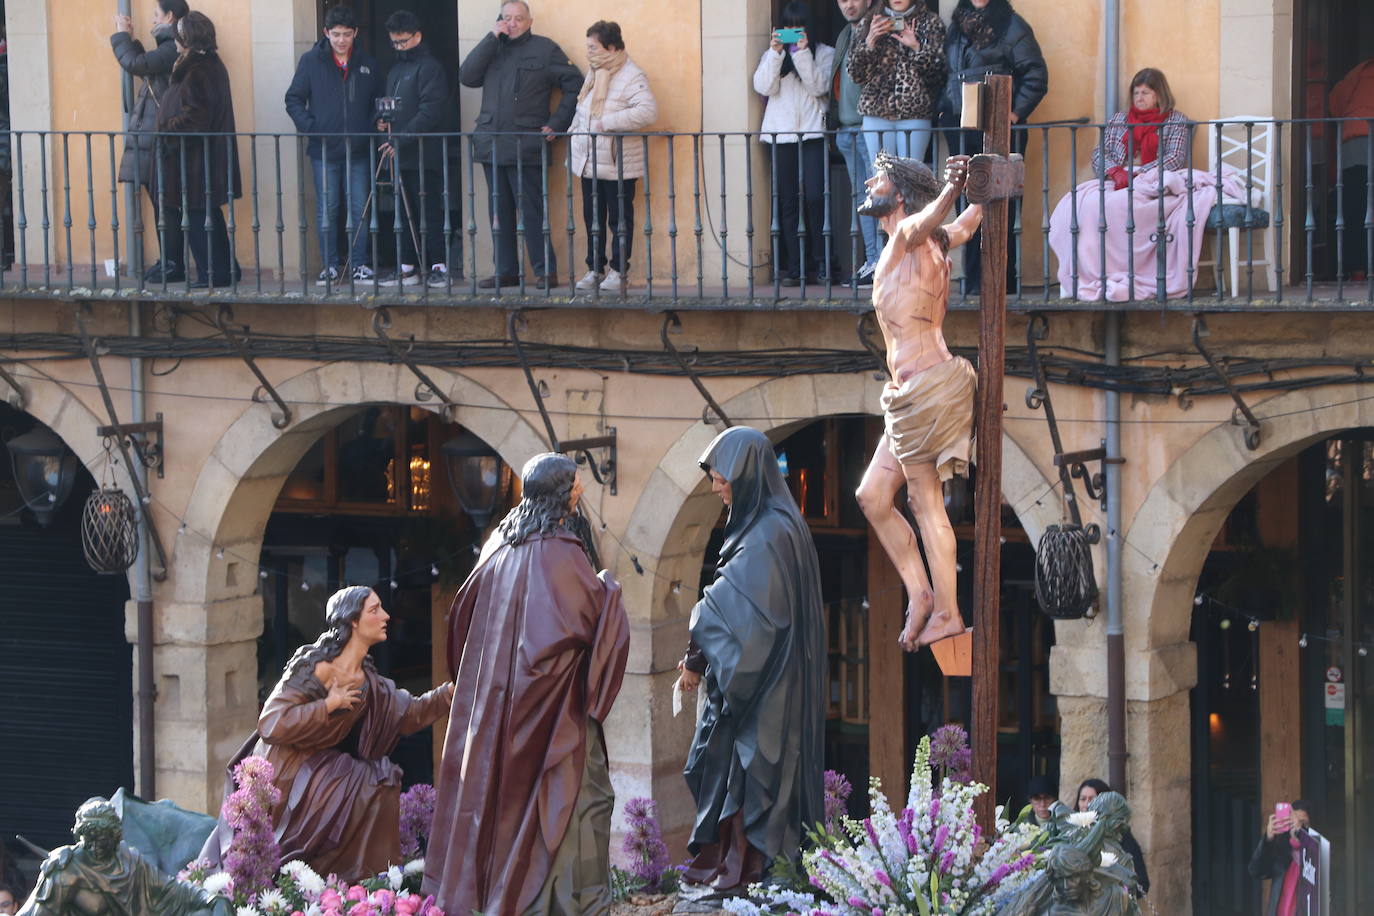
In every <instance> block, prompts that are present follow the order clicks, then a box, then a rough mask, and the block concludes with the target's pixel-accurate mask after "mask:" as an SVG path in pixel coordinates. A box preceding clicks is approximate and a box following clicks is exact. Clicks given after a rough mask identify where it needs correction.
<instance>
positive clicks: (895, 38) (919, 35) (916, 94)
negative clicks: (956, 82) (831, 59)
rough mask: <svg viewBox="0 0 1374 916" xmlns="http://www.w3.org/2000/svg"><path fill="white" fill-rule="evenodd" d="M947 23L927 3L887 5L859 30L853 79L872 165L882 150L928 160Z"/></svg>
mask: <svg viewBox="0 0 1374 916" xmlns="http://www.w3.org/2000/svg"><path fill="white" fill-rule="evenodd" d="M946 72H948V67H947V65H946V63H945V24H944V22H942V21H941V20H940V15H939V14H938V13H936V12H934V11H933V10H931V9H930V8H929V7H927V6H926V5H925V2H924V0H920V2H918V0H888V5H887V6H885V7H883V8H882V12H877V11H876V9H875V12H874V13H872V14H871V15H870V16H869V17H868V18H867V19H866V20H865V21H863V22H861V23H859V25H858V27H857V28H856V30H855V36H854V47H853V49H852V50H851V51H850V52H849V77H850V79H852V80H854V82H856V83H858V84H859V85H860V86H861V87H862V91H861V92H860V94H859V114H861V115H863V117H864V137H865V138H866V139H867V142H868V158H869V160H870V161H871V160H872V159H873V158H874V157H876V156H877V155H878V150H880V149H882V150H887V152H889V153H892V154H893V155H895V156H901V157H903V158H909V159H924V158H925V155H926V149H927V148H928V147H929V146H930V134H931V124H932V122H933V119H934V118H935V114H936V110H937V109H936V103H937V102H938V100H939V98H940V93H941V91H942V90H943V89H944V86H945V73H946Z"/></svg>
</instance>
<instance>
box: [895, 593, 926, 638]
mask: <svg viewBox="0 0 1374 916" xmlns="http://www.w3.org/2000/svg"><path fill="white" fill-rule="evenodd" d="M933 610H935V595H934V593H932V592H930V591H921V592H918V593H917V594H916V595H915V596H914V597H913V598H912V599H911V603H910V604H908V605H907V606H906V626H904V627H902V633H901V635H900V636H898V637H897V643H898V645H900V646H901V647H902V648H903V649H905V650H906V651H908V652H915V651H916V650H917V649H919V648H920V647H921V643H920V642H918V637H919V636H920V634H921V631H922V630H924V629H925V627H926V623H927V621H929V620H930V613H931V611H933Z"/></svg>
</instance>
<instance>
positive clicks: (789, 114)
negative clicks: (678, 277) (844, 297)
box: [754, 0, 835, 286]
mask: <svg viewBox="0 0 1374 916" xmlns="http://www.w3.org/2000/svg"><path fill="white" fill-rule="evenodd" d="M780 18H781V21H782V28H781V29H775V30H774V31H773V35H772V38H771V40H770V41H769V44H768V50H767V51H764V52H763V58H762V59H761V60H760V61H759V66H758V69H757V70H755V71H754V91H755V92H757V93H759V94H760V95H762V96H765V97H766V98H767V100H768V101H767V107H765V108H764V110H763V126H762V127H761V128H760V130H761V131H762V136H761V137H760V139H761V140H763V142H764V143H768V144H771V145H772V149H773V154H772V159H773V189H774V191H775V192H776V196H777V214H776V217H777V223H778V242H779V244H778V246H777V250H775V251H774V252H773V273H774V279H775V280H776V281H777V282H779V283H781V284H782V285H783V286H799V285H801V282H802V279H803V269H805V277H807V278H809V279H811V280H812V281H815V282H824V281H825V277H826V273H827V271H828V267H827V259H826V251H825V237H824V235H823V234H822V230H823V227H824V225H825V223H824V216H825V162H826V155H825V143H826V141H825V109H826V96H827V94H828V93H829V92H830V78H831V76H832V75H833V74H834V72H835V49H834V48H832V47H830V45H825V44H820V43H819V42H812V41H811V40H810V34H811V29H810V19H811V11H810V8H809V7H808V6H807V5H806V4H805V3H803V2H800V0H791V2H790V3H788V4H787V5H786V6H784V7H783V8H782V16H781V17H780ZM783 29H793V30H798V29H799V30H800V31H801V36H800V38H799V39H798V40H797V41H796V42H795V43H784V42H783V41H781V40H780V37H782V38H791V37H792V36H791V35H789V34H784V33H783ZM799 159H800V166H799V165H798V160H799ZM799 173H800V174H799ZM803 203H805V210H806V251H805V253H804V254H805V256H804V257H803V252H802V250H801V248H802V245H801V239H800V237H799V233H798V231H797V221H798V217H799V215H800V211H801V209H802V206H801V205H802V204H803ZM803 262H804V263H803Z"/></svg>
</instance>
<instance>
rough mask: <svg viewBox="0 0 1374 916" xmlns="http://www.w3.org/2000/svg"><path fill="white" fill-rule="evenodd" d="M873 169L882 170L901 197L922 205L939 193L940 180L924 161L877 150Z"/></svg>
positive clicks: (919, 205)
mask: <svg viewBox="0 0 1374 916" xmlns="http://www.w3.org/2000/svg"><path fill="white" fill-rule="evenodd" d="M873 171H875V172H883V173H885V174H886V175H887V177H888V178H889V179H890V180H891V181H892V183H893V184H894V185H896V186H897V190H898V191H900V192H901V194H902V197H904V198H906V199H907V200H908V201H911V202H914V203H916V204H917V206H918V207H923V206H925V205H926V204H927V203H929V202H930V201H931V200H934V199H935V197H936V195H938V194H939V193H940V181H939V179H937V178H936V177H935V173H934V172H932V171H931V170H930V168H929V167H927V166H926V164H925V163H924V162H920V161H919V160H916V159H904V158H902V157H901V156H894V155H892V154H891V153H889V152H888V151H887V150H878V155H877V156H875V157H874V158H873Z"/></svg>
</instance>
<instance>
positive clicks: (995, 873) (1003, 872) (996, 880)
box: [988, 864, 1011, 884]
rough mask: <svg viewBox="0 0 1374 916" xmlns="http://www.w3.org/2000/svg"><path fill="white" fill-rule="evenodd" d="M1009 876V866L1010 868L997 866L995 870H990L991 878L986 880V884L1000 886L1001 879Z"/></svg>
mask: <svg viewBox="0 0 1374 916" xmlns="http://www.w3.org/2000/svg"><path fill="white" fill-rule="evenodd" d="M1009 874H1011V866H1010V865H1005V864H1003V865H999V866H997V867H996V868H994V869H993V870H992V875H991V877H989V878H988V883H989V884H1001V883H1002V879H1003V878H1005V877H1006V876H1007V875H1009Z"/></svg>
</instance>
